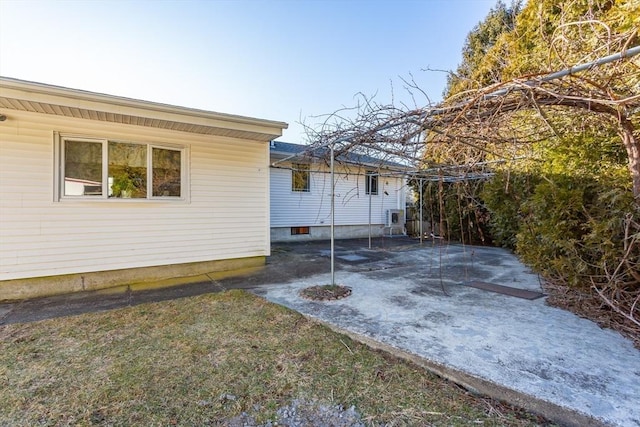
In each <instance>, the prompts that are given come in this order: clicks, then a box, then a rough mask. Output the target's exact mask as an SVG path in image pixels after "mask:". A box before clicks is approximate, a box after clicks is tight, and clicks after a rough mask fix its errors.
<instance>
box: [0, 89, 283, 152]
mask: <svg viewBox="0 0 640 427" xmlns="http://www.w3.org/2000/svg"><path fill="white" fill-rule="evenodd" d="M0 108H6V109H10V110H18V111H27V112H33V113H41V114H50V115H56V116H64V117H73V118H79V119H86V120H97V121H102V122H110V123H120V124H126V125H134V126H145V127H152V128H159V129H167V130H174V131H181V132H189V133H196V134H203V135H215V136H224V137H230V138H241V139H252V140H257V141H270V140H273V139H275V138H277V137H279V136H281V135H282V129H286V128H287V124H286V123H283V122H275V121H270V120H262V119H254V118H250V117H243V116H234V115H230V114H222V113H215V112H210V111H204V110H196V109H190V108H185V107H177V106H171V105H166V104H158V103H152V102H147V101H139V100H133V99H129V98H120V97H114V96H110V95H102V94H96V93H92V92H85V91H78V90H74V89H66V88H60V87H56V86H49V85H42V84H38V83H31V82H24V81H20V80H14V79H6V78H1V79H0Z"/></svg>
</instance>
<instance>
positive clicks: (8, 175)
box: [0, 110, 270, 300]
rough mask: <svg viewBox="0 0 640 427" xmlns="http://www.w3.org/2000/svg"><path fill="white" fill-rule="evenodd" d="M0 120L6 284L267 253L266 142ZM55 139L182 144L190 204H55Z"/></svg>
mask: <svg viewBox="0 0 640 427" xmlns="http://www.w3.org/2000/svg"><path fill="white" fill-rule="evenodd" d="M8 115H9V116H10V119H9V120H7V121H5V122H1V123H0V293H2V294H0V300H2V299H7V298H8V297H10V295H9V294H10V289H9V288H7V287H4V288H3V287H2V283H3V281H11V280H14V279H24V278H37V277H46V276H57V275H68V274H78V273H86V272H96V271H108V270H120V269H132V268H140V267H152V266H161V265H167V264H183V263H194V262H205V261H216V260H225V259H227V260H228V259H241V258H254V257H265V256H267V255H269V250H270V249H269V248H270V246H269V228H268V224H269V189H268V182H269V181H268V180H269V167H268V164H269V155H268V143H267V142H260V141H252V140H243V139H238V138H228V137H221V136H210V135H202V134H193V133H187V132H180V131H170V130H163V129H158V128H151V127H143V126H134V125H126V124H118V123H108V122H100V121H96V120H84V119H77V118H70V117H61V116H56V115H51V114H40V113H33V112H23V111H14V110H12V111H10V114H8ZM54 132H60V133H64V134H72V135H78V136H83V137H99V138H113V139H118V140H122V141H131V142H140V143H145V142H151V143H162V144H171V145H177V146H183V147H186V149H187V150H186V152H185V155H186V156H187V157H186V160H187V165H188V168H187V171H188V177H187V187H188V192H187V193H188V194H187V195H188V197H187V200H185V201H174V200H172V201H165V200H133V199H129V200H127V199H119V200H113V199H106V200H100V201H98V200H95V201H93V200H92V201H81V200H60V201H57V200H55V192H54V188H55V185H56V183H55V178H54V170H55V168H56V167H57V165H56V164H55V160H54V153H55V142H54V141H55V138H54Z"/></svg>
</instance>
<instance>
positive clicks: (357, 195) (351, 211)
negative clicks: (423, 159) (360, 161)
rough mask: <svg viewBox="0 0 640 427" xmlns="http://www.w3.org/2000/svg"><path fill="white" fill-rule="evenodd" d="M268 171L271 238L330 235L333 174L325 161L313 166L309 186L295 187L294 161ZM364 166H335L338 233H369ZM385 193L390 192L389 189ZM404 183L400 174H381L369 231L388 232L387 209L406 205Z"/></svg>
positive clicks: (349, 235)
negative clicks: (305, 229)
mask: <svg viewBox="0 0 640 427" xmlns="http://www.w3.org/2000/svg"><path fill="white" fill-rule="evenodd" d="M278 166H279V167H272V168H271V173H270V186H271V189H270V194H271V241H272V242H279V241H292V240H323V239H329V238H330V232H329V228H330V226H331V197H330V194H331V175H330V173H329V169H328V168H327V167H326V166H324V165H323V164H321V163H316V164H312V165H311V167H310V170H311V172H310V180H311V182H310V191H308V192H298V191H292V189H291V180H292V173H291V170H290V168H291V167H292V164H290V163H280V164H278ZM364 173H365V171H364V169H363V168H356V167H351V168H349V167H345V166H342V165H341V166H337V167H336V172H335V177H336V191H335V192H336V199H335V235H336V238H359V237H367V236H368V235H369V195H368V194H366V191H365V188H366V186H365V184H366V181H365V180H366V179H367V177H366V176H365V174H364ZM385 192H386V193H387V194H385ZM405 203H406V187H405V186H404V179H403V178H402V177H385V176H380V177H379V178H378V194H377V195H372V196H371V224H372V227H371V232H372V235H373V236H380V235H382V234H383V233H385V232H387V233H388V230H385V228H384V227H385V225H386V222H387V219H386V218H387V211H388V210H389V209H403V210H404V209H405ZM291 227H310V230H309V231H310V233H309V234H299V235H291Z"/></svg>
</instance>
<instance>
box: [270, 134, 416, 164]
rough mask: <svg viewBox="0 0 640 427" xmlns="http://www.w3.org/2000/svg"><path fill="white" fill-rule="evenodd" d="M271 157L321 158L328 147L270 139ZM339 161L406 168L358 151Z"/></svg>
mask: <svg viewBox="0 0 640 427" xmlns="http://www.w3.org/2000/svg"><path fill="white" fill-rule="evenodd" d="M269 150H270V152H271V157H272V158H274V159H276V161H279V160H284V159H287V158H289V157H290V158H291V161H294V162H295V161H296V158H298V159H300V160H302V159H303V158H304V157H306V158H315V159H322V158H325V157H328V151H329V149H328V148H315V149H311V147H309V146H308V145H302V144H292V143H290V142H282V141H271V145H270V148H269ZM336 160H338V161H339V162H342V163H350V164H355V165H362V166H369V167H375V168H384V169H399V170H406V169H407V166H405V165H403V164H400V163H396V162H391V161H388V160H384V159H380V158H377V157H373V156H368V155H366V154H359V153H346V154H343V155H340V156H338V157H337V159H336Z"/></svg>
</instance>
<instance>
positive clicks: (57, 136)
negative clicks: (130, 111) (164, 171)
mask: <svg viewBox="0 0 640 427" xmlns="http://www.w3.org/2000/svg"><path fill="white" fill-rule="evenodd" d="M66 141H80V142H94V143H100V144H102V194H101V195H78V196H73V195H65V194H64V188H65V187H64V186H65V183H64V179H65V172H66V171H65V150H64V146H65V142H66ZM109 142H113V143H124V144H137V145H143V146H145V147H146V150H147V154H146V169H147V171H146V174H147V196H146V197H144V198H142V197H141V198H121V197H109ZM154 148H159V149H164V150H171V151H178V152H180V196H154V195H153V159H152V154H153V149H154ZM53 157H54V162H55V163H54V189H53V195H54V202H68V201H82V202H90V201H91V202H105V201H108V202H109V203H122V202H129V203H150V202H151V203H153V202H174V203H175V202H189V200H190V192H189V188H190V185H189V181H188V177H189V172H188V166H189V161H188V157H189V148H188V147H187V146H186V145H177V144H171V143H162V142H157V141H153V142H150V141H142V142H140V141H131V140H123V139H116V138H103V137H95V136H85V135H78V134H63V133H60V132H54V156H53Z"/></svg>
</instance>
